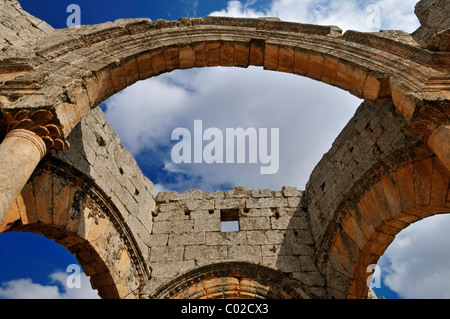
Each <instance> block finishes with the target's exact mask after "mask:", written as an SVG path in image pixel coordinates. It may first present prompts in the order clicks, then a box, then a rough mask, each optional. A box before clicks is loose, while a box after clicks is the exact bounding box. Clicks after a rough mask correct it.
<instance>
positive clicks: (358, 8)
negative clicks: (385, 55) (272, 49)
mask: <svg viewBox="0 0 450 319" xmlns="http://www.w3.org/2000/svg"><path fill="white" fill-rule="evenodd" d="M417 2H418V0H378V1H372V0H364V1H357V0H320V1H316V0H314V1H313V0H273V1H272V2H271V3H270V5H269V6H268V9H266V10H265V11H256V10H255V9H253V8H252V7H251V5H249V4H248V3H246V4H243V3H242V2H240V1H237V0H233V1H229V2H228V5H227V8H226V9H223V10H220V11H216V12H213V13H211V15H220V16H228V17H249V18H255V17H263V16H264V17H266V16H270V17H279V18H280V19H281V20H283V21H292V22H301V23H311V24H320V25H336V26H338V27H340V28H341V29H342V30H343V31H346V30H358V31H372V32H373V31H379V30H380V29H389V30H404V31H406V32H412V31H414V30H415V29H417V28H418V27H419V21H418V19H417V17H416V16H415V14H414V5H415V4H416V3H417ZM374 18H375V19H376V20H374ZM377 21H379V23H378V22H377ZM374 22H375V23H374Z"/></svg>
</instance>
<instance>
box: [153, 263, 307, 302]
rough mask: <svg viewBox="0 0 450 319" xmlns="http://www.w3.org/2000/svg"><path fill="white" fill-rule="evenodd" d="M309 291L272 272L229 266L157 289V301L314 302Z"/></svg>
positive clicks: (247, 265)
mask: <svg viewBox="0 0 450 319" xmlns="http://www.w3.org/2000/svg"><path fill="white" fill-rule="evenodd" d="M310 296H311V294H310V293H309V292H308V291H307V288H306V287H303V285H302V284H301V283H300V282H298V281H296V280H294V279H292V278H290V277H288V276H286V275H285V274H283V273H282V272H280V271H277V270H274V269H272V268H269V267H266V266H262V265H258V264H253V263H247V262H225V263H216V264H211V265H207V266H203V267H200V268H197V269H195V270H192V271H190V272H188V273H186V274H183V275H180V276H178V277H177V278H175V279H173V280H171V281H170V282H169V283H167V284H164V285H162V286H160V287H159V288H157V289H156V291H155V292H154V293H153V294H149V297H150V298H156V299H204V298H206V299H310V298H311V297H310Z"/></svg>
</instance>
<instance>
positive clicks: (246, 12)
mask: <svg viewBox="0 0 450 319" xmlns="http://www.w3.org/2000/svg"><path fill="white" fill-rule="evenodd" d="M209 15H211V16H221V17H236V18H243V17H246V18H258V17H264V16H266V14H265V13H263V12H262V11H258V10H255V9H253V8H251V3H246V4H243V3H242V2H240V1H237V0H231V1H228V3H227V8H226V9H222V10H219V11H214V12H211V13H210V14H209Z"/></svg>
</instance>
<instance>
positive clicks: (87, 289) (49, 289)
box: [0, 271, 100, 299]
mask: <svg viewBox="0 0 450 319" xmlns="http://www.w3.org/2000/svg"><path fill="white" fill-rule="evenodd" d="M68 276H69V274H68V273H66V272H59V271H57V272H54V273H52V274H51V275H50V276H49V277H50V279H51V281H50V284H48V285H42V284H38V283H35V282H33V281H32V280H31V279H29V278H22V279H16V280H10V281H8V282H4V283H2V285H1V286H0V298H3V299H98V298H100V297H99V296H98V293H97V291H96V290H93V289H92V288H91V284H90V282H89V278H88V277H87V276H86V275H85V274H84V273H81V274H80V288H68V287H67V284H66V282H67V277H68Z"/></svg>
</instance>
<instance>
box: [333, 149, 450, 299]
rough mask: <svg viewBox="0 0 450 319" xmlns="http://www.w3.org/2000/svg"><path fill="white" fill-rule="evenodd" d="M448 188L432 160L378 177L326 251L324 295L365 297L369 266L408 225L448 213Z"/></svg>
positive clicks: (443, 169)
mask: <svg viewBox="0 0 450 319" xmlns="http://www.w3.org/2000/svg"><path fill="white" fill-rule="evenodd" d="M449 187H450V174H449V171H448V170H447V168H446V167H445V166H444V165H443V164H442V162H441V161H440V160H439V159H438V158H437V157H435V156H431V157H427V158H424V159H422V160H418V161H415V162H412V163H411V162H410V163H405V164H404V165H402V166H400V167H398V168H397V169H395V170H393V171H391V172H390V173H389V174H386V175H385V176H383V177H381V178H380V180H379V182H377V183H375V184H374V185H373V186H372V187H370V188H369V189H368V190H367V191H366V192H365V194H364V195H363V196H362V197H361V198H360V199H359V201H358V202H357V203H356V204H355V205H354V206H353V207H352V208H351V209H349V211H348V212H347V213H346V214H345V216H344V217H343V219H342V222H341V227H340V231H339V232H338V234H337V236H336V237H335V239H334V242H333V245H332V247H331V249H330V251H329V260H328V265H327V269H326V272H327V276H328V278H330V280H329V281H328V286H329V287H328V289H329V291H332V292H333V294H334V295H335V296H336V297H339V298H365V296H367V291H368V286H367V278H368V276H369V275H370V273H369V272H368V266H369V265H371V264H376V263H377V262H378V259H379V258H380V256H381V255H383V253H384V252H385V250H386V249H387V247H388V246H389V245H390V244H391V242H392V241H393V240H394V238H395V236H396V235H397V234H398V233H399V232H400V231H401V230H403V229H405V228H406V227H407V226H409V225H410V224H412V223H414V222H416V221H419V220H421V219H423V218H425V217H429V216H432V215H435V214H442V213H450V202H449V199H450V197H449Z"/></svg>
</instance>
